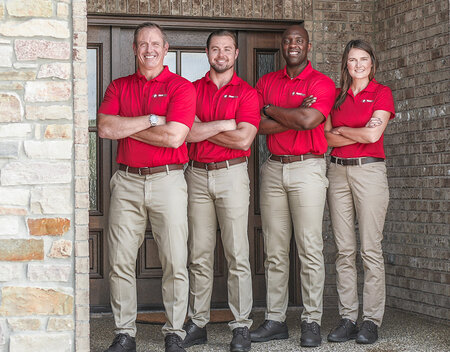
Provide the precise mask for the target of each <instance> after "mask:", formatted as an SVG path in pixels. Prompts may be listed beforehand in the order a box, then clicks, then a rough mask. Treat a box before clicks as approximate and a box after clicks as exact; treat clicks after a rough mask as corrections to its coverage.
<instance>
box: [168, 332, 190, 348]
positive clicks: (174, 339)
mask: <svg viewBox="0 0 450 352" xmlns="http://www.w3.org/2000/svg"><path fill="white" fill-rule="evenodd" d="M165 351H166V352H186V350H185V349H184V348H183V339H182V338H181V337H180V336H178V335H177V334H167V335H166V338H165Z"/></svg>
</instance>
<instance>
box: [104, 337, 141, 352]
mask: <svg viewBox="0 0 450 352" xmlns="http://www.w3.org/2000/svg"><path fill="white" fill-rule="evenodd" d="M105 352H136V340H135V338H134V337H131V336H130V335H128V334H117V335H116V337H115V338H114V340H113V342H112V344H111V346H109V348H108V349H107V350H106V351H105Z"/></svg>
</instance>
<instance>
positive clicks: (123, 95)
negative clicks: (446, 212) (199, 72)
mask: <svg viewBox="0 0 450 352" xmlns="http://www.w3.org/2000/svg"><path fill="white" fill-rule="evenodd" d="M98 112H99V113H102V114H107V115H120V116H128V117H130V118H132V117H133V116H143V115H149V114H155V115H161V116H166V121H167V122H169V121H176V122H181V123H183V124H185V125H186V126H188V127H189V128H191V127H192V124H193V123H194V118H195V89H194V86H193V85H192V83H191V82H189V81H188V80H186V79H184V78H182V77H180V76H178V75H176V74H174V73H172V72H170V71H169V69H168V68H167V66H164V70H163V71H162V72H161V73H160V74H159V75H158V76H157V77H155V78H153V79H151V80H149V81H147V79H146V78H145V76H143V75H142V74H141V73H140V72H139V70H138V71H137V72H136V73H135V74H133V75H131V76H127V77H122V78H119V79H116V80H114V81H113V82H111V83H110V85H109V86H108V89H107V90H106V93H105V97H104V99H103V102H102V104H101V105H100V109H99V110H98ZM116 161H117V162H118V163H121V164H125V165H128V166H132V167H153V166H160V165H166V164H184V163H186V162H187V161H188V154H187V147H186V144H185V143H183V145H181V146H180V147H179V148H176V149H175V148H164V147H157V146H154V145H150V144H147V143H143V142H140V141H137V140H135V139H133V138H129V137H127V138H123V139H120V140H119V144H118V146H117V158H116Z"/></svg>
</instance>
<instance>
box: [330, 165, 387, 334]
mask: <svg viewBox="0 0 450 352" xmlns="http://www.w3.org/2000/svg"><path fill="white" fill-rule="evenodd" d="M328 179H329V180H330V188H329V190H328V205H329V208H330V216H331V222H332V227H333V234H334V238H335V241H336V247H337V250H338V253H337V259H336V273H337V280H336V281H337V290H338V295H339V314H340V315H341V317H342V318H347V319H351V320H353V321H356V319H357V318H358V292H357V278H356V276H357V272H356V264H355V257H356V250H357V248H356V236H355V212H356V216H357V219H358V227H359V235H360V240H361V258H362V261H363V266H364V292H363V320H371V321H373V322H374V323H375V324H376V325H378V326H380V325H381V322H382V320H383V314H384V305H385V296H386V289H385V278H384V260H383V251H382V247H381V241H382V239H383V226H384V219H385V216H386V211H387V206H388V202H389V189H388V183H387V177H386V165H385V163H383V162H376V163H370V164H365V165H361V166H341V165H336V164H333V163H331V164H330V167H329V170H328Z"/></svg>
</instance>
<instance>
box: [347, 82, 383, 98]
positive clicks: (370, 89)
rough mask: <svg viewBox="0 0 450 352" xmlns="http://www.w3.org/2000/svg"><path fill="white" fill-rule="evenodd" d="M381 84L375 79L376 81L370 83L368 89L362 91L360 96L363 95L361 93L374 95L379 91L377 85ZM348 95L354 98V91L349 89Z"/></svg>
mask: <svg viewBox="0 0 450 352" xmlns="http://www.w3.org/2000/svg"><path fill="white" fill-rule="evenodd" d="M378 84H379V83H378V82H377V81H376V80H375V78H374V79H372V80H371V81H370V82H369V84H368V85H367V87H366V88H364V89H363V90H362V91H360V92H359V93H358V94H361V93H366V92H367V93H373V92H375V91H376V89H377V85H378ZM347 94H350V95H351V96H353V91H352V88H351V87H349V88H348V91H347Z"/></svg>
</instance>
